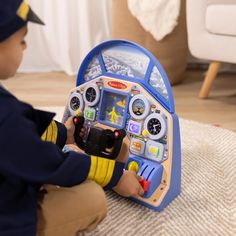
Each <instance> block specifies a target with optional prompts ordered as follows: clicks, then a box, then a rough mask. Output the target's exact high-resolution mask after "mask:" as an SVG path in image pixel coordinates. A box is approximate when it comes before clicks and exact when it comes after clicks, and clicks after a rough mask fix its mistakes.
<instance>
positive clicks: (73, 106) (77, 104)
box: [68, 91, 84, 114]
mask: <svg viewBox="0 0 236 236" xmlns="http://www.w3.org/2000/svg"><path fill="white" fill-rule="evenodd" d="M68 105H69V106H68V107H69V111H70V113H71V114H74V112H76V111H80V112H82V111H83V108H84V102H83V97H82V95H81V94H80V93H79V92H77V91H76V92H73V93H71V95H70V98H69V104H68Z"/></svg>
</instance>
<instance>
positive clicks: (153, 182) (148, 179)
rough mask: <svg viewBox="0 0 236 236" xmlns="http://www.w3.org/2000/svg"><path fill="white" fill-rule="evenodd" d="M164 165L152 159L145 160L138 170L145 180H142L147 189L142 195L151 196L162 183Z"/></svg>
mask: <svg viewBox="0 0 236 236" xmlns="http://www.w3.org/2000/svg"><path fill="white" fill-rule="evenodd" d="M162 173H163V166H162V165H161V164H158V163H153V162H151V161H145V162H144V163H143V165H142V167H141V168H140V169H139V171H138V175H139V176H141V177H143V179H144V181H145V182H142V183H141V185H142V184H143V185H144V187H145V189H147V190H146V191H145V193H144V195H143V196H142V197H144V198H149V197H150V196H151V195H152V194H153V192H154V191H155V190H156V189H157V188H158V186H159V185H160V184H161V179H162Z"/></svg>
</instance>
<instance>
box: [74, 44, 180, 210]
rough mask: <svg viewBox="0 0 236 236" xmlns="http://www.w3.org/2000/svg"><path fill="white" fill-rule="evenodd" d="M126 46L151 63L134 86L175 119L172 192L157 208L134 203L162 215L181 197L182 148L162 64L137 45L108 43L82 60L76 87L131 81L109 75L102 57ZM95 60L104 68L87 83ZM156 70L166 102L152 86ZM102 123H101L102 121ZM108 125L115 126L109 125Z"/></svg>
mask: <svg viewBox="0 0 236 236" xmlns="http://www.w3.org/2000/svg"><path fill="white" fill-rule="evenodd" d="M124 45H125V46H127V47H131V48H133V49H136V50H137V51H139V52H141V53H143V54H145V55H146V56H147V57H148V58H149V59H150V60H149V64H148V67H147V70H146V73H145V75H144V78H143V79H142V80H141V79H140V78H135V77H132V82H134V83H137V84H139V85H141V86H142V87H143V88H144V89H145V90H146V91H147V92H149V93H150V94H151V95H152V96H153V97H154V98H155V99H156V100H157V101H158V102H159V103H160V104H161V105H162V106H163V107H164V108H165V109H166V110H167V111H168V112H169V113H170V115H171V118H172V122H173V130H172V132H171V135H172V136H173V137H174V138H173V143H172V144H171V145H172V147H170V148H171V149H172V155H173V156H172V168H171V178H170V185H169V189H168V191H167V193H166V195H165V196H164V198H163V200H162V202H161V204H160V205H159V206H157V207H155V206H152V205H149V204H148V203H145V202H142V201H140V200H138V199H133V200H134V201H136V202H138V203H140V204H142V205H144V206H146V207H148V208H151V209H153V210H154V211H161V210H162V209H163V208H165V207H166V206H167V205H168V204H169V203H170V202H171V201H172V200H173V199H174V198H175V197H176V196H177V195H178V194H179V193H180V189H181V144H180V129H179V120H178V117H177V115H176V114H175V107H174V98H173V94H172V90H171V86H170V83H169V80H168V77H167V75H166V73H165V71H164V69H163V68H162V66H161V64H160V63H159V61H158V60H157V59H156V58H155V57H154V56H153V55H152V54H151V53H150V52H149V51H147V50H146V49H145V48H143V47H141V46H139V45H137V44H135V43H132V42H128V41H125V40H111V41H107V42H104V43H101V44H100V45H98V46H96V47H95V48H94V49H92V50H91V51H90V52H89V53H88V55H87V56H86V57H85V59H84V60H83V62H82V64H81V66H80V69H79V72H78V76H77V81H76V86H80V85H81V84H84V83H86V82H88V81H92V80H94V79H96V78H98V77H100V76H105V77H112V78H115V79H119V80H123V81H130V79H131V78H130V77H128V76H123V75H118V74H114V73H109V72H107V71H106V67H105V63H104V61H103V57H102V52H103V50H107V49H109V48H111V49H112V48H115V47H117V46H124ZM95 57H96V58H97V60H98V62H99V66H100V68H101V73H100V74H98V75H97V76H95V77H93V78H91V79H90V80H88V81H87V80H85V79H84V76H85V73H86V69H87V68H88V66H89V64H90V62H91V61H92V60H93V59H94V58H95ZM154 67H156V68H157V70H158V71H159V73H160V75H161V77H162V79H163V82H164V85H165V89H166V91H167V95H168V99H165V98H164V97H163V95H162V94H161V93H159V92H158V91H157V90H155V89H154V88H153V87H152V86H151V85H150V84H149V79H150V75H151V73H152V71H153V68H154ZM127 99H129V98H128V97H127ZM99 106H100V104H99ZM98 117H99V116H98ZM126 118H127V117H126ZM124 120H125V119H124ZM98 121H99V120H98ZM99 122H101V120H100V121H99ZM108 125H109V126H112V125H111V124H110V123H109V124H108ZM113 127H114V126H113ZM119 128H120V127H119ZM131 156H132V155H131Z"/></svg>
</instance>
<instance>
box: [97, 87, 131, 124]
mask: <svg viewBox="0 0 236 236" xmlns="http://www.w3.org/2000/svg"><path fill="white" fill-rule="evenodd" d="M100 109H101V110H100V115H99V120H100V122H102V123H105V124H108V125H111V126H113V127H118V128H123V126H124V123H125V117H126V111H127V95H124V94H119V93H114V92H110V91H106V90H104V92H103V97H102V101H101V103H100Z"/></svg>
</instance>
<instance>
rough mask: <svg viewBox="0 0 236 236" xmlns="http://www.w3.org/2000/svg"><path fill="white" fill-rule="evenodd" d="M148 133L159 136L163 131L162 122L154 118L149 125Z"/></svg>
mask: <svg viewBox="0 0 236 236" xmlns="http://www.w3.org/2000/svg"><path fill="white" fill-rule="evenodd" d="M147 129H148V132H149V133H150V134H152V135H157V134H159V133H160V131H161V122H160V121H159V120H158V119H157V118H152V119H150V120H149V121H148V123H147Z"/></svg>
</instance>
